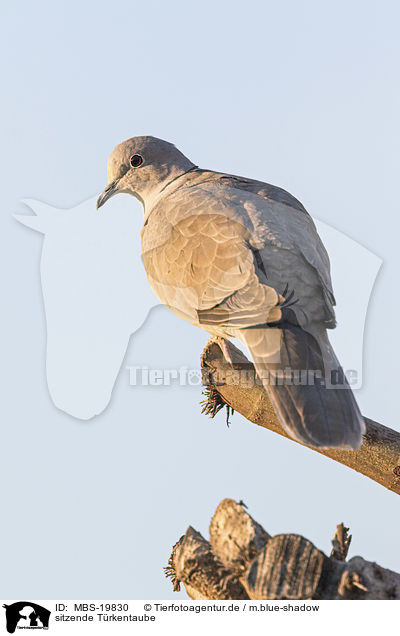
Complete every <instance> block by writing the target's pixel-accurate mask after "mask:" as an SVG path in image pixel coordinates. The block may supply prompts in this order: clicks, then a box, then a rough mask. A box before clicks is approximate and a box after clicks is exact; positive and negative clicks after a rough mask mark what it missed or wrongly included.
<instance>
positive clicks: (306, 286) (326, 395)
mask: <svg viewBox="0 0 400 636" xmlns="http://www.w3.org/2000/svg"><path fill="white" fill-rule="evenodd" d="M133 155H135V156H137V155H139V157H140V158H141V161H142V162H141V165H140V166H139V167H131V166H130V161H131V157H132V156H133ZM133 163H134V162H133ZM108 176H109V181H110V184H109V186H108V188H106V190H105V191H104V193H103V194H102V195H101V197H100V198H99V201H98V205H99V206H101V205H103V203H104V202H105V201H106V200H107V199H108V198H109V197H110V196H112V195H114V194H116V193H117V192H129V193H130V194H132V195H133V196H136V197H137V198H138V199H139V200H140V201H141V202H142V204H143V206H144V216H145V220H144V225H143V229H142V233H141V238H142V258H143V263H144V266H145V270H146V274H147V277H148V280H149V282H150V285H151V286H152V288H153V290H154V291H155V293H156V294H157V296H158V297H159V298H160V300H161V301H162V302H163V303H164V304H165V305H167V306H168V307H169V308H170V309H171V310H172V311H173V312H174V313H175V314H177V315H178V316H179V317H181V318H184V319H185V320H188V321H189V322H191V323H192V324H194V325H196V326H200V327H202V328H203V329H205V330H206V331H208V332H209V333H211V334H212V335H216V336H222V337H225V338H229V337H236V338H238V339H239V340H241V341H242V342H243V343H244V344H245V345H246V346H247V347H248V349H249V351H250V353H251V356H252V358H253V361H254V364H255V367H256V369H257V373H258V375H259V376H260V377H261V379H262V381H263V384H264V386H265V388H266V390H267V392H268V394H269V396H270V398H271V401H272V403H273V406H274V408H275V410H276V413H277V415H278V417H279V418H280V420H281V422H282V425H283V426H284V427H285V429H286V430H287V431H288V433H289V434H290V435H291V436H292V437H294V438H295V439H297V440H298V441H300V442H303V443H305V444H308V445H310V446H315V447H321V448H325V447H340V448H354V449H355V448H358V447H359V446H360V444H361V442H362V437H361V436H362V434H363V432H364V431H365V426H364V421H363V418H362V416H361V414H360V411H359V409H358V406H357V404H356V401H355V399H354V396H353V394H352V392H351V389H350V387H349V386H348V385H347V383H346V380H345V378H344V374H343V371H342V369H341V367H340V364H339V362H338V361H337V358H336V356H335V354H334V352H333V349H332V347H331V345H330V343H329V340H328V337H327V332H326V329H328V328H333V327H334V326H335V313H334V304H335V299H334V295H333V289H332V283H331V278H330V265H329V258H328V255H327V253H326V250H325V248H324V246H323V244H322V242H321V240H320V238H319V236H318V234H317V231H316V228H315V225H314V223H313V221H312V219H311V217H310V216H309V214H308V213H307V212H306V210H305V209H304V207H303V206H302V204H301V203H300V202H299V201H298V200H297V199H295V198H294V197H293V196H291V195H290V194H289V193H287V192H285V191H284V190H282V189H281V188H277V187H275V186H272V185H269V184H266V183H262V182H259V181H254V180H252V179H247V178H243V177H236V176H232V175H227V174H223V173H217V172H212V171H209V170H201V169H199V168H197V167H196V166H194V164H193V163H192V162H191V161H190V160H189V159H187V158H186V157H185V156H184V155H182V153H180V152H179V151H178V150H177V149H176V148H175V147H174V146H172V145H171V144H169V143H167V142H164V141H161V140H157V139H155V138H153V137H134V138H133V139H130V140H128V141H126V142H123V143H122V144H120V145H119V146H117V147H116V148H115V149H114V151H113V153H112V154H111V156H110V159H109V163H108ZM305 374H306V377H305Z"/></svg>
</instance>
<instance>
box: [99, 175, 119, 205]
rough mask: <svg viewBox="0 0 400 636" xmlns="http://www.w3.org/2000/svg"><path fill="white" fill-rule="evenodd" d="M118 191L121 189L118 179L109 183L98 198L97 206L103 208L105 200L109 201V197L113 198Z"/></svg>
mask: <svg viewBox="0 0 400 636" xmlns="http://www.w3.org/2000/svg"><path fill="white" fill-rule="evenodd" d="M118 192H119V190H118V185H117V181H112V182H111V183H109V184H108V186H107V187H106V188H105V190H103V192H102V193H101V195H100V196H99V198H98V199H97V203H96V208H97V209H99V208H101V206H102V205H104V204H105V202H106V201H108V199H111V197H113V196H114V194H117V193H118Z"/></svg>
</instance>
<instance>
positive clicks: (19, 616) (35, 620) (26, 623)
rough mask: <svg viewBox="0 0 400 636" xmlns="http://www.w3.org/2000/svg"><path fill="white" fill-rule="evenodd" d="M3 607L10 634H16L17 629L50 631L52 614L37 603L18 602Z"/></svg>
mask: <svg viewBox="0 0 400 636" xmlns="http://www.w3.org/2000/svg"><path fill="white" fill-rule="evenodd" d="M3 607H4V608H5V610H6V621H7V631H8V633H9V634H14V632H15V630H16V629H49V619H50V614H51V612H50V610H48V609H46V608H45V607H42V606H41V605H38V604H37V603H32V602H31V601H18V602H17V603H12V604H11V605H3Z"/></svg>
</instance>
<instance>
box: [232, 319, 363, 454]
mask: <svg viewBox="0 0 400 636" xmlns="http://www.w3.org/2000/svg"><path fill="white" fill-rule="evenodd" d="M240 337H241V340H242V341H243V342H244V343H245V344H246V346H247V347H248V348H249V350H250V353H251V356H252V358H253V361H254V364H255V367H256V370H257V374H258V375H259V377H260V378H261V380H262V382H263V385H264V387H265V389H266V391H267V393H268V395H269V397H270V400H271V403H272V405H273V407H274V409H275V412H276V414H277V416H278V418H279V420H280V422H281V424H282V426H283V427H284V429H285V430H286V431H287V433H288V434H289V435H290V436H291V437H293V438H294V439H296V440H297V441H299V442H301V443H303V444H307V445H308V446H314V447H316V448H344V449H354V450H356V449H357V448H359V447H360V446H361V444H362V434H363V433H365V423H364V420H363V417H362V415H361V413H360V410H359V408H358V405H357V402H356V400H355V398H354V395H353V392H352V391H351V389H350V386H349V385H348V383H347V380H346V378H345V375H344V372H343V369H342V367H341V366H340V364H339V362H338V360H337V358H336V356H335V353H334V351H333V349H332V347H331V345H330V343H329V340H328V338H327V336H326V333H325V334H320V337H318V339H317V338H315V337H314V336H313V335H311V334H310V333H308V332H306V331H304V330H303V329H302V328H301V327H298V326H295V325H292V324H290V323H287V322H286V323H279V324H278V325H277V326H273V327H270V326H268V325H266V326H257V327H254V328H248V329H242V330H241V331H240Z"/></svg>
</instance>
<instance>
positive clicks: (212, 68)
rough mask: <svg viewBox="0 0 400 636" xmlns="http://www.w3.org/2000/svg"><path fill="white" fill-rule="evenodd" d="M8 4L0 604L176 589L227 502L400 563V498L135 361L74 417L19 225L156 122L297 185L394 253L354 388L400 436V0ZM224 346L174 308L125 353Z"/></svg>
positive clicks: (208, 156)
mask: <svg viewBox="0 0 400 636" xmlns="http://www.w3.org/2000/svg"><path fill="white" fill-rule="evenodd" d="M1 13H2V26H3V29H2V39H1V44H0V47H1V57H0V59H1V60H2V62H1V64H2V70H1V81H2V88H3V100H2V104H1V106H0V108H1V121H2V138H3V144H2V153H1V155H0V163H1V174H2V177H3V178H2V183H3V185H2V215H1V220H2V224H3V225H4V227H3V228H2V232H1V236H2V239H3V247H2V257H3V259H4V262H3V271H5V272H6V280H5V285H6V287H5V291H4V295H5V296H6V300H5V299H4V296H3V303H4V304H3V307H6V308H7V310H8V311H7V312H4V310H3V315H2V322H3V329H2V332H3V336H5V343H4V349H5V356H4V357H3V369H2V372H3V374H4V377H3V381H2V386H3V387H5V389H6V390H5V391H4V397H3V416H2V422H3V436H2V439H3V443H2V459H1V470H2V473H3V474H2V479H1V483H2V492H1V500H2V506H3V515H4V518H5V519H6V522H5V523H3V527H2V536H1V541H0V545H1V552H2V558H1V561H2V581H3V582H2V584H1V586H0V595H1V596H2V598H23V597H27V598H43V599H46V598H55V599H63V598H87V599H90V598H100V599H112V598H121V599H122V598H151V597H152V598H172V597H173V598H179V595H177V594H175V595H173V593H172V587H171V585H170V583H169V582H168V581H166V580H165V579H164V578H163V573H162V566H163V565H165V564H166V562H167V560H168V556H169V552H170V548H171V546H172V544H173V543H174V542H175V541H176V540H177V538H178V537H179V536H180V535H181V534H182V533H183V532H184V531H185V529H186V527H187V525H188V524H189V523H190V524H191V525H193V526H194V527H195V528H197V529H198V530H200V531H201V532H202V533H203V534H204V535H206V536H207V532H208V530H207V527H208V522H209V520H210V517H211V514H212V513H213V511H214V509H215V507H216V505H217V503H218V502H219V501H220V499H222V498H223V497H227V496H230V497H234V498H237V499H239V498H242V499H243V500H244V501H245V502H246V503H247V504H248V506H249V509H250V512H251V513H252V514H253V515H254V516H255V518H256V519H257V520H258V521H259V522H261V523H262V524H263V525H264V526H265V528H266V529H267V530H268V532H270V533H278V532H297V533H301V534H304V535H305V536H306V537H308V538H309V539H311V540H313V541H314V542H315V543H316V545H317V546H318V547H320V548H322V549H324V550H325V551H329V548H330V545H329V541H330V538H331V536H332V533H333V531H334V528H335V526H336V523H338V522H340V521H344V522H345V524H346V525H349V526H350V527H351V530H352V532H353V535H354V538H353V544H352V549H351V554H352V555H355V554H361V555H362V556H364V557H365V558H368V559H371V560H376V561H377V562H379V563H380V564H381V565H383V566H386V567H390V568H393V569H397V570H398V571H399V570H400V557H399V551H398V523H399V513H398V505H399V504H398V499H397V496H396V495H393V494H392V493H390V492H388V491H386V490H384V489H383V488H382V487H380V486H378V485H376V484H374V483H373V482H372V481H369V480H368V479H367V478H364V477H361V476H359V475H357V474H356V473H354V472H352V471H350V470H348V469H346V468H344V467H343V466H341V465H339V464H335V463H334V462H331V461H329V460H327V459H325V458H323V457H320V456H318V455H317V454H316V453H314V452H312V451H310V450H307V449H304V448H301V447H298V446H297V445H296V444H293V443H291V442H289V441H287V440H284V439H281V438H279V437H278V436H274V435H273V434H272V433H269V432H268V431H265V430H262V429H258V428H257V427H255V426H254V425H252V424H250V423H247V422H245V421H244V420H243V419H242V418H241V417H240V416H239V415H237V414H236V415H235V416H234V418H233V421H232V426H231V428H230V429H229V430H227V429H226V427H225V424H224V418H223V416H221V417H220V418H217V419H216V420H214V421H211V420H208V419H206V418H205V417H204V416H201V415H200V409H199V408H198V405H197V403H198V401H199V399H200V395H199V390H198V389H185V390H179V389H178V388H176V387H173V388H168V387H164V388H162V389H145V388H142V389H137V390H136V389H135V390H134V389H133V388H129V387H128V378H127V374H126V372H124V370H123V371H122V372H121V375H120V378H119V382H118V384H117V386H116V389H115V392H114V396H113V399H112V403H111V405H110V407H109V409H108V410H107V411H106V412H105V413H104V414H103V415H102V416H101V417H99V418H98V419H97V420H94V421H91V422H89V423H81V422H78V421H77V420H73V419H72V418H70V417H68V416H67V415H65V414H63V413H61V412H60V411H58V410H57V409H56V408H55V407H54V406H53V404H52V403H51V401H50V399H49V396H48V393H47V389H46V386H45V377H44V348H45V324H44V314H43V307H42V302H41V290H40V279H39V258H40V250H41V238H40V236H39V235H34V234H32V233H31V232H29V231H28V230H26V229H25V228H21V227H20V226H19V225H18V224H17V223H15V221H14V220H13V219H12V218H11V212H13V211H17V210H20V211H22V209H23V208H22V206H21V205H20V204H19V201H20V199H21V198H23V197H32V198H36V199H40V200H43V201H46V202H48V203H52V204H54V205H57V206H59V207H64V206H65V207H71V206H73V205H76V204H77V203H80V202H81V201H83V200H85V199H87V198H89V197H92V196H93V195H95V194H96V193H100V192H101V191H102V189H103V187H104V185H105V184H106V160H107V157H108V154H109V153H110V151H111V150H112V148H113V147H114V146H115V145H116V144H117V143H119V142H120V141H121V140H123V139H126V138H127V137H130V136H133V135H140V134H152V135H155V136H159V137H162V138H164V139H168V140H170V141H172V142H174V143H175V144H176V145H177V146H178V147H179V148H180V149H181V150H182V151H183V152H184V153H185V154H187V155H188V156H189V157H190V158H191V159H192V160H193V161H194V162H195V163H197V164H199V165H200V166H203V167H208V168H212V169H218V170H224V171H226V172H231V173H235V174H243V175H246V176H251V177H254V178H258V179H262V180H264V181H268V182H270V183H274V184H276V185H280V186H283V187H285V188H286V189H288V190H289V191H290V192H292V193H293V194H294V195H295V196H297V197H298V198H299V199H300V200H301V201H302V202H303V203H304V204H305V206H306V207H307V209H308V210H309V212H310V213H311V214H313V215H314V216H316V217H318V218H320V219H322V220H323V221H324V222H326V223H328V224H330V225H332V226H334V227H336V228H337V229H339V230H340V231H342V232H344V233H346V234H348V235H349V236H350V237H352V238H353V239H355V240H357V241H359V242H360V243H361V244H362V245H364V246H366V247H367V248H369V249H370V250H371V251H372V252H374V253H376V254H377V255H378V256H380V257H381V258H382V259H383V261H384V264H383V268H382V270H381V272H380V274H379V276H378V280H377V283H376V285H375V289H374V293H373V296H372V299H371V303H370V308H369V314H368V319H367V329H366V338H365V366H364V384H363V388H362V389H361V390H360V391H358V392H357V398H358V400H359V402H360V405H361V408H362V411H363V413H364V414H365V415H367V416H369V417H371V418H374V419H376V420H378V421H380V422H382V423H384V424H386V425H388V426H391V427H393V428H397V429H398V417H397V390H398V388H397V387H398V380H397V376H398V369H397V356H396V354H397V346H398V345H397V341H398V337H397V327H396V320H397V317H398V315H399V310H400V306H399V299H398V293H397V274H398V271H399V255H400V250H399V247H398V234H399V222H398V215H399V205H398V200H397V184H398V154H399V125H398V113H399V106H400V104H399V96H400V91H399V81H398V80H399V53H400V44H399V40H398V24H399V17H400V15H399V14H400V10H399V6H398V4H397V3H396V2H387V1H381V2H370V1H367V2H361V1H360V2H356V1H352V0H350V1H346V2H342V1H339V2H337V1H335V2H321V1H320V0H318V1H315V2H311V1H308V0H305V1H303V2H297V1H295V0H292V1H286V2H285V1H282V2H279V3H278V2H271V1H268V2H261V1H259V2H254V1H253V2H252V1H249V2H246V3H242V2H232V1H231V2H225V1H223V2H219V3H218V4H217V5H216V4H215V3H213V2H209V1H208V0H206V1H203V2H202V3H200V4H197V5H194V4H191V3H189V4H188V3H186V2H177V1H173V2H168V3H164V2H156V1H152V0H147V1H146V2H145V1H144V0H143V1H142V2H137V1H130V2H122V1H116V2H114V3H112V4H111V3H109V2H107V3H106V2H83V3H81V2H79V3H78V2H76V1H72V2H71V1H69V2H58V3H50V2H40V1H38V2H35V3H30V2H28V1H26V0H25V1H22V2H19V3H18V4H11V3H9V4H8V5H7V6H3V7H2V9H1ZM132 210H133V213H137V207H136V206H134V205H133V203H132ZM351 267H352V264H351V262H349V268H351ZM353 292H354V294H357V288H355V289H354V290H353ZM206 338H207V337H206V334H204V333H203V332H201V331H200V330H195V328H194V327H192V326H191V325H189V324H186V323H183V322H181V321H179V320H178V319H177V318H175V317H174V316H173V315H172V314H169V313H168V311H167V310H166V309H163V308H158V309H156V310H154V312H153V313H152V315H151V319H150V321H149V322H148V323H147V325H146V327H145V328H144V329H143V333H142V338H141V340H140V343H139V344H138V345H137V348H134V347H131V349H130V350H129V351H128V354H127V357H126V363H129V364H133V363H134V362H136V360H139V362H142V363H147V364H149V365H150V366H151V365H153V366H157V365H158V366H159V365H164V366H166V367H169V363H170V360H171V358H172V357H174V360H176V359H178V360H179V361H180V363H181V364H187V365H193V366H195V365H196V363H197V361H198V355H199V354H200V352H201V349H202V347H203V345H204V343H205V341H206ZM350 344H351V343H349V346H350ZM188 351H190V352H191V353H190V354H188V353H187V352H188ZM177 352H178V353H177ZM30 563H31V565H30ZM181 596H182V597H183V596H184V593H181Z"/></svg>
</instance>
